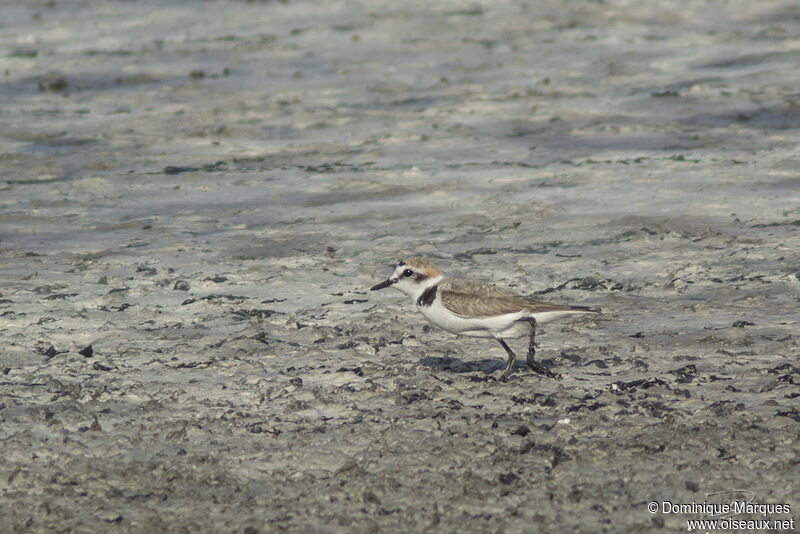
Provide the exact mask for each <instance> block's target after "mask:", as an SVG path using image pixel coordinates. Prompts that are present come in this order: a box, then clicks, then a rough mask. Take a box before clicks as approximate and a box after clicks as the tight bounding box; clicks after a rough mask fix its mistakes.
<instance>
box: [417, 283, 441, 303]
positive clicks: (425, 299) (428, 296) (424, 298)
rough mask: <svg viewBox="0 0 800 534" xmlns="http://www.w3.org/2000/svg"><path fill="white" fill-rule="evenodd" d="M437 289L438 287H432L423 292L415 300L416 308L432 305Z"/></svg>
mask: <svg viewBox="0 0 800 534" xmlns="http://www.w3.org/2000/svg"><path fill="white" fill-rule="evenodd" d="M438 288H439V286H438V285H432V286H431V287H429V288H428V289H426V290H425V291H423V292H422V295H420V296H419V298H418V299H417V306H430V305H431V304H433V301H434V300H436V290H437V289H438Z"/></svg>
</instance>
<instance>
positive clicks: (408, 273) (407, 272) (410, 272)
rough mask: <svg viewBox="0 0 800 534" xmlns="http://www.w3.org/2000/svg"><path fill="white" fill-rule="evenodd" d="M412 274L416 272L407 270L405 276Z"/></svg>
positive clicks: (404, 272)
mask: <svg viewBox="0 0 800 534" xmlns="http://www.w3.org/2000/svg"><path fill="white" fill-rule="evenodd" d="M412 274H414V271H412V270H411V269H406V270H405V271H403V276H411V275H412Z"/></svg>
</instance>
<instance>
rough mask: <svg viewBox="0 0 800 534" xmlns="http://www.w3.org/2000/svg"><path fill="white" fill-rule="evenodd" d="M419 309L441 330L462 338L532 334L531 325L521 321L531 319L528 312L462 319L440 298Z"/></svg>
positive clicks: (512, 336)
mask: <svg viewBox="0 0 800 534" xmlns="http://www.w3.org/2000/svg"><path fill="white" fill-rule="evenodd" d="M417 309H418V310H419V312H420V313H421V314H422V315H424V316H425V318H426V319H428V320H429V321H430V322H432V323H433V324H435V325H436V326H438V327H439V328H441V329H443V330H447V331H448V332H451V333H453V334H458V335H460V336H470V337H491V338H496V337H502V338H517V337H522V336H527V335H530V333H531V325H530V323H529V322H528V321H520V319H522V318H525V317H530V313H529V312H527V311H521V312H516V313H507V314H505V315H497V316H494V317H461V316H459V315H456V314H454V313H453V312H451V311H450V310H448V309H447V308H445V307H444V305H443V304H442V302H441V300H440V299H438V298H437V299H436V300H434V301H433V304H431V305H430V306H417Z"/></svg>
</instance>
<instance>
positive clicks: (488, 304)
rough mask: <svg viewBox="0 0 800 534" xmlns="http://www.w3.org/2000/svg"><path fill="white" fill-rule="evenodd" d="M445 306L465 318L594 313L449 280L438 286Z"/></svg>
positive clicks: (461, 281)
mask: <svg viewBox="0 0 800 534" xmlns="http://www.w3.org/2000/svg"><path fill="white" fill-rule="evenodd" d="M439 292H440V294H441V298H442V304H443V305H444V307H445V308H447V309H448V310H450V311H451V312H453V313H455V314H456V315H460V316H462V317H491V316H493V315H503V314H507V313H517V312H520V311H523V310H527V311H530V312H534V313H536V312H547V311H574V312H590V311H595V310H592V309H590V308H587V307H585V306H569V305H566V304H554V303H551V302H541V301H537V300H533V299H529V298H527V297H523V296H522V295H517V294H516V293H514V292H513V291H509V290H507V289H503V288H500V287H497V286H495V285H492V284H487V283H486V282H480V281H477V280H464V279H461V278H447V279H445V280H443V281H442V282H441V283H440V284H439Z"/></svg>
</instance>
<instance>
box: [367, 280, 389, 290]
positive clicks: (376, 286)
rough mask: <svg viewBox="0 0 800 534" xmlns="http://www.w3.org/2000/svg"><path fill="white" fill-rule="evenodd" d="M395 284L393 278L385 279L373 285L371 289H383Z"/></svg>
mask: <svg viewBox="0 0 800 534" xmlns="http://www.w3.org/2000/svg"><path fill="white" fill-rule="evenodd" d="M392 284H394V282H392V281H391V280H384V281H383V282H381V283H380V284H378V285H375V286H372V287H371V288H370V289H369V290H370V291H375V290H376V289H383V288H384V287H389V286H390V285H392Z"/></svg>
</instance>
